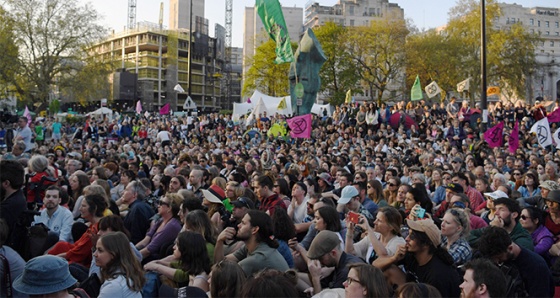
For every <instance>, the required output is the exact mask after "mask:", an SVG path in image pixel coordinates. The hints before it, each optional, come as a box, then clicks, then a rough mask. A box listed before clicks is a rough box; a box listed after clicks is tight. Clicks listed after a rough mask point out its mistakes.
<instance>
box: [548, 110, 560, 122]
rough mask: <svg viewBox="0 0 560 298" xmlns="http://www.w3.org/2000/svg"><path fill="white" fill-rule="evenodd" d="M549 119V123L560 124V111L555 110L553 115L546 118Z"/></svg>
mask: <svg viewBox="0 0 560 298" xmlns="http://www.w3.org/2000/svg"><path fill="white" fill-rule="evenodd" d="M546 118H548V123H552V122H560V109H556V110H554V111H553V112H552V113H550V114H548V116H546Z"/></svg>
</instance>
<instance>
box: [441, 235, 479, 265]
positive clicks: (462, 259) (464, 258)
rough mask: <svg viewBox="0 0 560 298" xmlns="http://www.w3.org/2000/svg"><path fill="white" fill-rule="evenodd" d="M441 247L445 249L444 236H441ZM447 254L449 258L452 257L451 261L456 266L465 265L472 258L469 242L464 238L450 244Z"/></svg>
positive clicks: (445, 241) (445, 240)
mask: <svg viewBox="0 0 560 298" xmlns="http://www.w3.org/2000/svg"><path fill="white" fill-rule="evenodd" d="M441 245H442V246H443V247H447V237H446V236H441ZM448 252H449V254H450V255H451V257H453V261H454V262H455V265H457V266H460V265H463V264H465V263H466V262H468V261H470V259H471V257H472V251H471V246H470V245H469V242H468V241H467V240H465V239H464V238H459V240H457V241H455V242H454V243H453V244H451V247H450V248H449V250H448Z"/></svg>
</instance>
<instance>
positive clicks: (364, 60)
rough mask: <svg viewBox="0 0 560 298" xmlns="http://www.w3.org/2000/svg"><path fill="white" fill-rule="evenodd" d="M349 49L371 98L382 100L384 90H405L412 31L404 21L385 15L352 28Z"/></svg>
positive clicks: (350, 29) (394, 91)
mask: <svg viewBox="0 0 560 298" xmlns="http://www.w3.org/2000/svg"><path fill="white" fill-rule="evenodd" d="M348 30H349V34H348V41H347V42H346V45H347V50H348V52H349V54H350V55H351V57H352V59H353V61H354V63H353V67H355V68H356V71H357V72H358V75H359V77H360V79H361V81H362V83H364V84H365V85H366V86H367V87H368V88H369V93H370V98H371V99H372V100H375V97H374V96H375V92H374V91H378V92H377V101H378V102H379V103H381V101H382V97H383V93H384V92H385V91H389V92H392V93H394V95H395V96H398V95H397V93H398V92H402V89H403V84H402V83H403V82H402V75H403V72H404V67H405V61H406V60H405V51H404V44H405V41H406V36H407V35H408V33H409V31H408V29H407V27H406V23H405V21H404V20H398V19H396V20H395V19H388V18H383V19H381V20H376V21H372V22H371V25H370V26H368V27H352V28H348Z"/></svg>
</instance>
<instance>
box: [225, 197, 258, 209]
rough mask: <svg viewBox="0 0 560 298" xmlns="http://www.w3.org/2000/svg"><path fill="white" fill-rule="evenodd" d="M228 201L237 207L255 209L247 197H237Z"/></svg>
mask: <svg viewBox="0 0 560 298" xmlns="http://www.w3.org/2000/svg"><path fill="white" fill-rule="evenodd" d="M230 203H231V204H232V205H233V206H235V207H237V208H243V207H245V208H248V209H255V203H254V202H253V201H252V200H251V199H249V198H247V197H239V198H237V200H235V201H231V202H230Z"/></svg>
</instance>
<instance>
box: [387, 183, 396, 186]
mask: <svg viewBox="0 0 560 298" xmlns="http://www.w3.org/2000/svg"><path fill="white" fill-rule="evenodd" d="M389 186H397V185H396V184H393V183H389Z"/></svg>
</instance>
